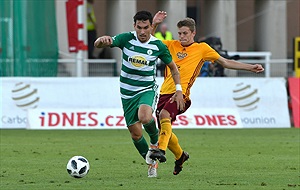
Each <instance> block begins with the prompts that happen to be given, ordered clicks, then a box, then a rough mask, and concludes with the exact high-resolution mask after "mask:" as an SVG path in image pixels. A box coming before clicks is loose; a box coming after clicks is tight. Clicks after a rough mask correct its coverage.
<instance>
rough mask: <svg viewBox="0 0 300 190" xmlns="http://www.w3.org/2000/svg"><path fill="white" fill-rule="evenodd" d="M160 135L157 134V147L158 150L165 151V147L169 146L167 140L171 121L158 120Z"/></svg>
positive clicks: (165, 119)
mask: <svg viewBox="0 0 300 190" xmlns="http://www.w3.org/2000/svg"><path fill="white" fill-rule="evenodd" d="M160 126H161V129H160V133H159V140H158V146H159V149H161V150H164V151H166V150H167V146H168V144H169V139H170V136H171V133H172V124H171V120H170V119H168V118H164V119H161V120H160Z"/></svg>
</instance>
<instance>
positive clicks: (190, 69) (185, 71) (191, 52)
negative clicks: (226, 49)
mask: <svg viewBox="0 0 300 190" xmlns="http://www.w3.org/2000/svg"><path fill="white" fill-rule="evenodd" d="M162 42H163V43H164V44H165V45H166V46H167V47H168V49H169V51H170V53H171V55H172V58H173V61H174V62H175V63H176V65H177V67H178V70H179V73H180V80H181V86H182V93H183V95H184V96H185V99H186V100H189V96H190V90H191V87H192V85H193V84H194V82H195V80H196V78H197V77H198V75H199V73H200V70H201V67H202V66H203V63H204V61H212V62H214V61H215V60H217V59H219V58H220V55H219V54H218V53H217V52H216V51H215V50H214V49H213V48H211V47H210V46H209V45H208V44H206V43H204V42H202V43H197V42H194V43H193V44H191V45H190V46H187V47H184V46H182V45H181V43H180V41H178V40H162ZM164 78H165V79H164V82H163V84H162V86H161V90H160V94H173V93H175V91H176V89H175V84H174V81H173V78H172V74H171V71H170V69H169V68H168V67H166V69H165V73H164Z"/></svg>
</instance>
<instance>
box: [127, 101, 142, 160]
mask: <svg viewBox="0 0 300 190" xmlns="http://www.w3.org/2000/svg"><path fill="white" fill-rule="evenodd" d="M122 105H123V110H124V117H125V121H126V124H127V126H128V130H129V132H130V135H131V138H132V141H133V144H134V146H135V147H136V149H137V150H138V152H139V153H140V155H141V156H142V157H143V158H144V159H145V157H146V154H147V152H148V143H147V141H146V139H145V138H144V136H143V128H142V124H141V122H140V121H139V117H138V109H137V108H138V105H139V98H138V97H136V98H132V99H129V100H127V99H122Z"/></svg>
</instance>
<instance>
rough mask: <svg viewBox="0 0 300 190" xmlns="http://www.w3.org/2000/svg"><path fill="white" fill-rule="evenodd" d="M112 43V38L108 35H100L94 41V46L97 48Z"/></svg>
mask: <svg viewBox="0 0 300 190" xmlns="http://www.w3.org/2000/svg"><path fill="white" fill-rule="evenodd" d="M111 44H112V38H111V37H110V36H101V37H99V38H97V40H96V41H95V42H94V46H95V47H97V48H102V47H107V46H110V45H111Z"/></svg>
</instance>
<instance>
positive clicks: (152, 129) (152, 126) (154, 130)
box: [143, 118, 158, 145]
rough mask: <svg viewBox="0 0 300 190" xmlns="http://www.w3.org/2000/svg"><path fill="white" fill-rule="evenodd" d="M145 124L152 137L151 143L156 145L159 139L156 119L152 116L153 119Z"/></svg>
mask: <svg viewBox="0 0 300 190" xmlns="http://www.w3.org/2000/svg"><path fill="white" fill-rule="evenodd" d="M143 126H144V129H145V131H146V132H147V133H148V135H149V137H150V143H151V144H153V145H155V144H156V143H157V141H158V129H157V127H156V123H155V121H154V119H153V118H152V120H151V121H150V122H149V123H147V124H144V125H143Z"/></svg>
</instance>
